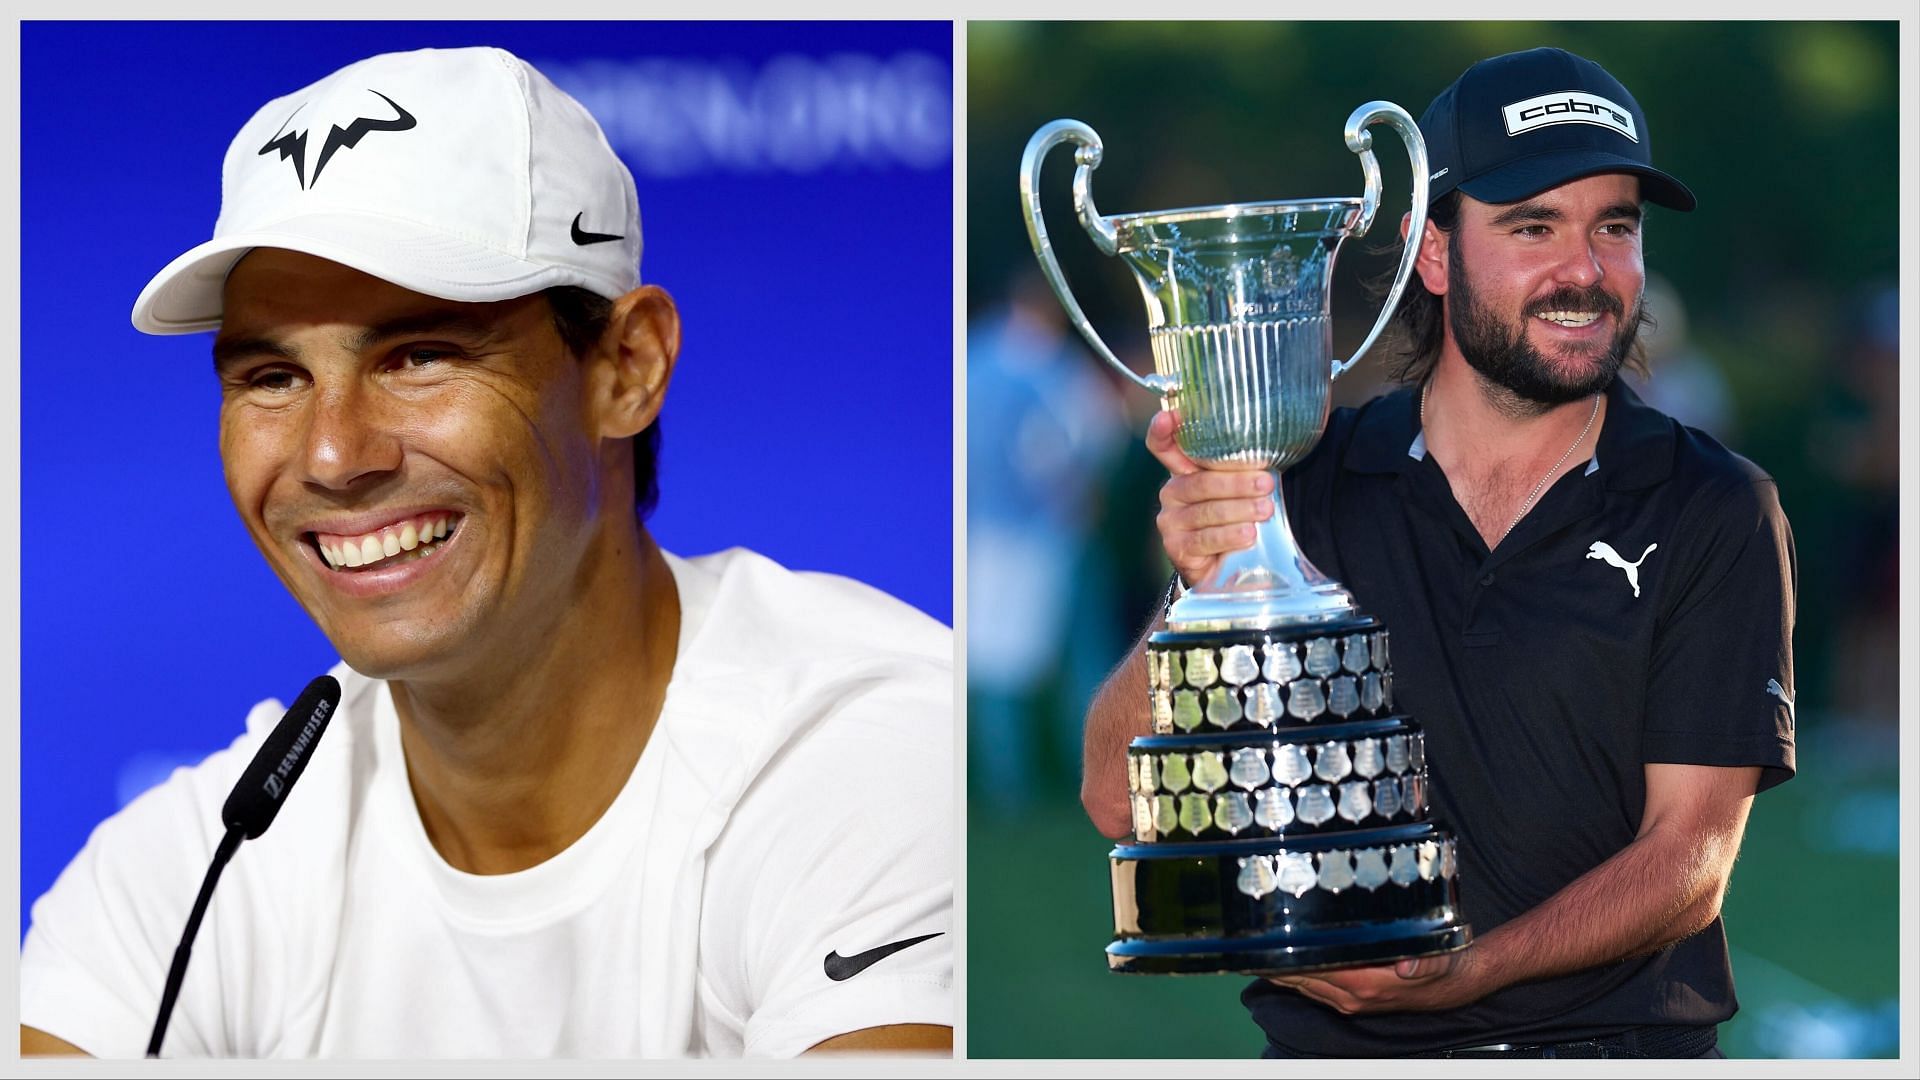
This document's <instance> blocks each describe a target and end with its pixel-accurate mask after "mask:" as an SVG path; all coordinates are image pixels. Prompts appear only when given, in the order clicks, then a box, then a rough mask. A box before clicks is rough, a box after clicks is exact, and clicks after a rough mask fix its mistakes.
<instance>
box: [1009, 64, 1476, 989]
mask: <svg viewBox="0 0 1920 1080" xmlns="http://www.w3.org/2000/svg"><path fill="white" fill-rule="evenodd" d="M1374 124H1386V125H1388V126H1390V127H1391V128H1393V130H1394V131H1395V132H1396V133H1398V134H1399V135H1400V137H1401V139H1402V141H1404V142H1405V143H1406V146H1407V153H1408V157H1409V159H1410V160H1411V162H1412V166H1413V213H1412V219H1411V222H1410V229H1409V231H1408V235H1409V236H1410V237H1413V238H1415V239H1416V240H1417V238H1418V237H1419V236H1420V233H1421V230H1422V229H1423V228H1424V227H1425V222H1426V204H1427V198H1426V195H1427V162H1426V149H1425V144H1424V143H1423V142H1422V141H1421V138H1420V131H1419V128H1418V127H1417V126H1416V125H1415V124H1414V122H1413V119H1412V117H1410V116H1408V115H1407V113H1406V111H1405V110H1403V109H1401V108H1400V107H1399V106H1397V105H1394V104H1392V103H1390V102H1383V101H1375V102H1369V103H1367V104H1365V105H1362V106H1360V107H1359V108H1358V109H1356V110H1354V112H1353V114H1352V115H1351V116H1349V117H1348V118H1347V125H1346V142H1347V147H1348V149H1350V150H1352V151H1353V152H1354V153H1355V154H1357V155H1359V158H1360V164H1361V169H1362V172H1363V174H1364V177H1365V182H1366V187H1365V192H1364V194H1363V195H1362V196H1361V197H1359V198H1327V199H1295V200H1286V201H1276V202H1259V203H1233V204H1226V205H1220V206H1207V207H1195V208H1189V209H1183V210H1167V211H1158V212H1153V213H1136V214H1121V215H1114V216H1103V215H1102V214H1100V212H1099V211H1098V210H1097V209H1096V208H1095V206H1094V202H1093V193H1092V174H1093V170H1094V169H1096V168H1098V167H1099V165H1100V162H1101V159H1102V157H1103V155H1104V149H1103V146H1102V144H1101V141H1100V137H1099V135H1098V134H1096V133H1095V132H1094V131H1093V129H1092V128H1090V127H1088V126H1086V125H1085V124H1082V123H1080V122H1079V121H1077V120H1056V121H1054V122H1052V123H1050V124H1047V125H1045V126H1043V127H1042V128H1040V130H1039V131H1037V132H1035V133H1034V136H1033V138H1032V139H1031V140H1029V141H1028V143H1027V149H1026V153H1025V155H1024V157H1023V159H1022V163H1021V176H1020V195H1021V202H1022V206H1023V209H1024V210H1025V215H1026V224H1027V233H1028V237H1029V239H1030V240H1031V241H1032V243H1033V249H1034V255H1035V257H1036V258H1037V259H1038V260H1039V262H1040V268H1041V272H1042V273H1043V274H1044V275H1045V277H1046V279H1047V281H1048V283H1049V284H1050V285H1051V286H1052V287H1053V290H1054V294H1055V295H1056V296H1057V297H1059V299H1060V303H1061V306H1062V307H1064V308H1065V309H1066V311H1067V315H1068V317H1069V319H1070V320H1071V321H1072V323H1073V324H1074V326H1075V327H1076V328H1077V329H1078V330H1079V331H1080V333H1081V335H1082V336H1083V337H1085V338H1086V340H1087V342H1088V344H1089V345H1091V346H1092V347H1093V349H1094V352H1095V353H1096V354H1097V355H1099V356H1100V357H1101V359H1103V360H1105V361H1106V362H1107V363H1108V364H1109V365H1111V366H1112V367H1113V368H1114V369H1115V370H1117V371H1119V372H1120V373H1121V374H1122V375H1124V376H1125V377H1126V378H1127V379H1128V380H1129V381H1131V382H1133V383H1135V384H1136V385H1139V386H1141V387H1143V388H1145V389H1147V390H1151V391H1153V392H1154V393H1157V394H1159V395H1160V396H1161V403H1162V407H1163V408H1165V409H1168V410H1171V411H1173V412H1175V413H1177V415H1178V418H1179V424H1178V428H1177V436H1176V438H1177V439H1178V442H1179V445H1180V448H1181V450H1182V451H1184V452H1185V453H1186V455H1187V456H1188V457H1190V458H1192V459H1193V460H1194V462H1195V463H1197V464H1199V465H1200V466H1201V467H1203V468H1208V469H1265V470H1268V471H1270V472H1272V473H1273V474H1274V485H1273V492H1274V494H1273V496H1272V499H1273V507H1274V509H1273V513H1272V514H1271V515H1270V516H1269V517H1268V518H1267V519H1266V520H1265V521H1263V522H1261V523H1259V524H1258V525H1257V526H1256V528H1255V539H1254V543H1253V545H1252V546H1251V547H1250V548H1247V549H1243V550H1239V551H1235V552H1232V553H1230V554H1228V555H1226V556H1223V557H1222V558H1220V559H1219V560H1218V562H1217V565H1216V567H1215V569H1214V571H1213V572H1212V573H1211V574H1210V575H1209V576H1208V577H1207V578H1206V580H1203V581H1198V582H1194V583H1192V585H1191V587H1190V588H1188V589H1187V591H1186V592H1185V594H1184V595H1182V596H1181V597H1180V598H1179V599H1177V600H1175V601H1174V603H1173V605H1172V606H1171V607H1170V608H1169V609H1168V612H1167V628H1166V629H1165V630H1163V631H1160V632H1158V633H1155V634H1153V635H1152V636H1151V637H1150V638H1149V639H1148V645H1147V668H1148V686H1147V693H1148V698H1149V705H1150V709H1151V715H1152V717H1153V730H1154V734H1153V735H1151V736H1146V737H1143V738H1140V739H1136V740H1134V742H1133V744H1132V746H1131V747H1129V751H1128V754H1129V758H1128V773H1127V778H1128V784H1129V789H1130V790H1129V793H1128V794H1129V798H1130V800H1131V803H1132V808H1133V818H1134V838H1133V841H1132V842H1131V843H1125V844H1121V845H1119V846H1117V847H1115V848H1114V849H1113V851H1112V853H1111V855H1110V856H1109V864H1110V870H1111V874H1112V883H1113V900H1114V941H1113V943H1112V944H1111V945H1109V946H1108V948H1107V955H1108V962H1109V966H1110V967H1111V968H1112V969H1113V970H1115V971H1123V972H1140V973H1202V972H1245V973H1251V974H1275V973H1282V972H1292V971H1302V970H1316V969H1323V968H1337V967H1348V966H1354V965H1359V964H1376V963H1390V962H1392V961H1393V960H1396V959H1401V958H1404V957H1410V956H1425V955H1432V954H1434V953H1439V952H1446V951H1450V950H1453V949H1459V948H1464V947H1465V946H1466V945H1467V944H1468V943H1469V942H1470V940H1471V937H1472V931H1471V928H1470V927H1469V926H1468V925H1467V924H1466V923H1465V922H1464V921H1463V919H1462V918H1461V915H1460V912H1459V887H1458V880H1457V870H1458V860H1457V855H1456V851H1455V839H1454V837H1453V835H1452V834H1451V833H1449V832H1448V831H1447V830H1446V829H1445V828H1444V827H1443V826H1441V825H1439V824H1437V823H1435V822H1432V821H1429V820H1427V813H1428V806H1427V797H1426V792H1427V785H1428V773H1427V766H1426V762H1425V749H1424V747H1425V742H1424V734H1423V733H1422V732H1421V731H1420V729H1419V726H1418V725H1417V724H1415V723H1414V722H1413V721H1412V720H1411V719H1410V718H1409V717H1407V716H1404V715H1401V714H1399V713H1397V712H1395V711H1394V707H1393V690H1392V687H1393V673H1392V668H1391V665H1390V662H1389V655H1388V644H1387V642H1388V635H1387V631H1386V629H1385V628H1384V627H1382V626H1381V625H1380V623H1379V621H1378V620H1377V619H1374V618H1373V617H1371V616H1369V615H1366V614H1364V613H1363V612H1361V610H1360V609H1359V606H1358V605H1357V604H1356V603H1355V602H1354V598H1353V596H1352V594H1351V593H1349V592H1348V591H1347V590H1346V589H1345V588H1344V587H1343V586H1341V585H1340V583H1339V582H1337V581H1334V580H1333V579H1331V578H1329V577H1328V576H1327V575H1325V574H1323V573H1322V572H1320V570H1319V569H1317V568H1316V567H1315V566H1314V565H1313V563H1312V562H1311V561H1310V560H1309V559H1308V558H1307V557H1306V555H1305V554H1304V553H1303V552H1302V551H1301V550H1300V548H1299V545H1298V544H1297V543H1296V542H1295V540H1294V537H1293V531H1292V528H1291V527H1290V525H1289V524H1288V521H1287V515H1286V502H1285V500H1284V499H1283V498H1282V497H1281V496H1280V490H1281V489H1280V474H1281V473H1282V472H1283V471H1284V470H1285V469H1287V468H1288V467H1289V466H1292V465H1294V464H1296V463H1297V462H1299V461H1300V460H1301V459H1302V458H1304V457H1306V456H1307V454H1308V453H1309V452H1310V451H1311V450H1312V449H1313V447H1314V445H1315V444H1316V443H1318V442H1319V440H1320V437H1321V434H1322V433H1323V432H1324V430H1325V428H1326V422H1327V411H1328V407H1329V397H1330V394H1331V388H1332V384H1333V380H1334V379H1335V378H1336V377H1338V376H1339V375H1340V374H1341V373H1342V372H1344V371H1346V370H1348V369H1349V368H1351V367H1352V366H1353V365H1354V364H1355V363H1357V362H1358V361H1359V358H1360V357H1361V356H1363V355H1365V353H1366V351H1367V350H1368V349H1369V348H1371V347H1372V345H1373V343H1374V341H1375V340H1376V339H1377V338H1378V337H1379V335H1380V333H1381V331H1382V330H1383V329H1384V328H1385V327H1386V324H1387V321H1388V319H1389V318H1391V317H1392V314H1393V309H1394V306H1395V305H1396V304H1397V303H1398V302H1399V298H1400V294H1401V292H1402V291H1403V290H1404V289H1405V287H1406V283H1407V280H1408V278H1409V277H1410V276H1411V274H1412V271H1413V260H1414V256H1415V254H1416V253H1417V250H1418V244H1417V243H1409V244H1408V245H1406V249H1405V252H1404V254H1403V256H1402V258H1401V261H1400V266H1399V269H1398V271H1397V272H1396V274H1395V277H1394V281H1393V285H1392V287H1391V289H1390V290H1389V291H1388V295H1387V300H1386V304H1385V307H1384V308H1383V310H1382V311H1381V312H1380V315H1379V317H1378V318H1377V319H1376V321H1375V322H1374V325H1373V329H1372V331H1371V332H1369V333H1368V335H1367V337H1366V340H1365V341H1364V342H1363V343H1362V344H1361V346H1360V348H1359V349H1358V350H1356V351H1355V352H1354V354H1353V356H1352V357H1350V358H1348V359H1346V360H1340V359H1338V358H1337V357H1336V356H1335V354H1334V351H1333V341H1332V322H1331V315H1330V310H1329V307H1330V304H1329V297H1330V285H1331V282H1332V276H1333V266H1334V261H1335V258H1336V257H1337V256H1338V254H1339V250H1340V245H1341V244H1342V243H1343V242H1344V241H1345V240H1346V239H1347V238H1348V237H1350V236H1362V235H1365V234H1366V232H1367V230H1368V229H1369V228H1370V227H1371V225H1372V223H1373V219H1374V216H1375V214H1376V213H1377V211H1378V210H1379V206H1380V170H1379V164H1378V162H1377V161H1376V160H1375V158H1374V154H1373V140H1372V136H1371V134H1370V133H1369V132H1368V130H1367V129H1368V128H1369V127H1371V126H1372V125H1374ZM1063 143H1071V144H1074V146H1075V151H1074V159H1075V162H1076V165H1077V168H1076V169H1075V172H1074V177H1073V202H1074V211H1075V214H1076V216H1077V217H1078V218H1079V220H1080V223H1081V225H1082V227H1083V228H1084V229H1085V230H1086V232H1087V235H1088V236H1089V238H1090V239H1091V240H1092V241H1093V243H1094V246H1095V247H1096V248H1098V249H1099V250H1100V251H1101V252H1102V253H1104V254H1107V255H1113V256H1117V257H1119V258H1120V259H1121V260H1122V261H1123V262H1124V263H1125V264H1126V265H1127V267H1128V268H1129V269H1130V270H1132V271H1133V274H1134V277H1135V279H1136V281H1137V282H1138V284H1139V286H1140V292H1141V296H1142V298H1143V299H1144V301H1145V304H1146V310H1147V337H1148V341H1149V343H1150V344H1151V346H1152V352H1153V360H1154V372H1153V373H1152V374H1150V375H1141V374H1137V373H1135V372H1134V371H1133V370H1132V369H1130V368H1129V367H1127V365H1126V364H1124V363H1122V362H1121V361H1120V359H1119V358H1118V357H1116V356H1115V355H1114V354H1113V351H1112V350H1111V349H1109V348H1107V345H1106V343H1105V342H1104V341H1102V340H1101V338H1100V335H1099V334H1098V333H1097V332H1095V331H1094V329H1093V327H1092V325H1091V324H1090V323H1089V322H1088V321H1087V318H1086V316H1085V314H1084V313H1083V312H1082V311H1081V309H1080V305H1079V303H1078V301H1076V300H1075V299H1074V296H1073V292H1072V290H1071V289H1069V288H1068V286H1067V283H1066V279H1065V277H1064V275H1063V274H1062V273H1061V271H1060V267H1059V263H1058V261H1057V259H1056V258H1055V257H1054V254H1053V249H1052V245H1051V243H1050V242H1049V240H1048V237H1047V229H1046V221H1045V218H1044V216H1043V215H1042V213H1041V209H1040V203H1039V189H1040V167H1041V164H1042V162H1043V160H1044V159H1045V157H1046V155H1047V152H1048V151H1049V150H1051V149H1052V148H1054V147H1055V146H1059V145H1061V144H1063Z"/></svg>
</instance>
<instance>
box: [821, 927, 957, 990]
mask: <svg viewBox="0 0 1920 1080" xmlns="http://www.w3.org/2000/svg"><path fill="white" fill-rule="evenodd" d="M944 932H945V931H936V932H934V933H931V934H922V935H920V936H919V937H912V938H908V939H906V940H905V941H896V942H894V943H893V944H891V945H882V946H880V947H879V948H877V949H868V950H867V951H866V952H863V953H854V954H853V955H852V956H841V955H840V951H839V950H838V949H835V950H834V951H833V952H830V953H828V954H827V960H826V969H827V978H829V979H832V980H833V981H834V982H844V981H846V980H847V979H851V978H853V977H854V976H855V975H858V974H860V973H861V972H863V971H865V970H867V969H868V968H870V967H872V966H873V965H875V964H877V963H879V962H880V961H882V960H885V959H886V958H887V957H889V956H892V955H893V954H894V953H897V952H899V951H900V950H901V949H908V948H912V947H913V946H915V945H918V944H920V943H921V942H923V941H927V940H929V939H931V938H937V937H939V936H940V934H941V933H944Z"/></svg>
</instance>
